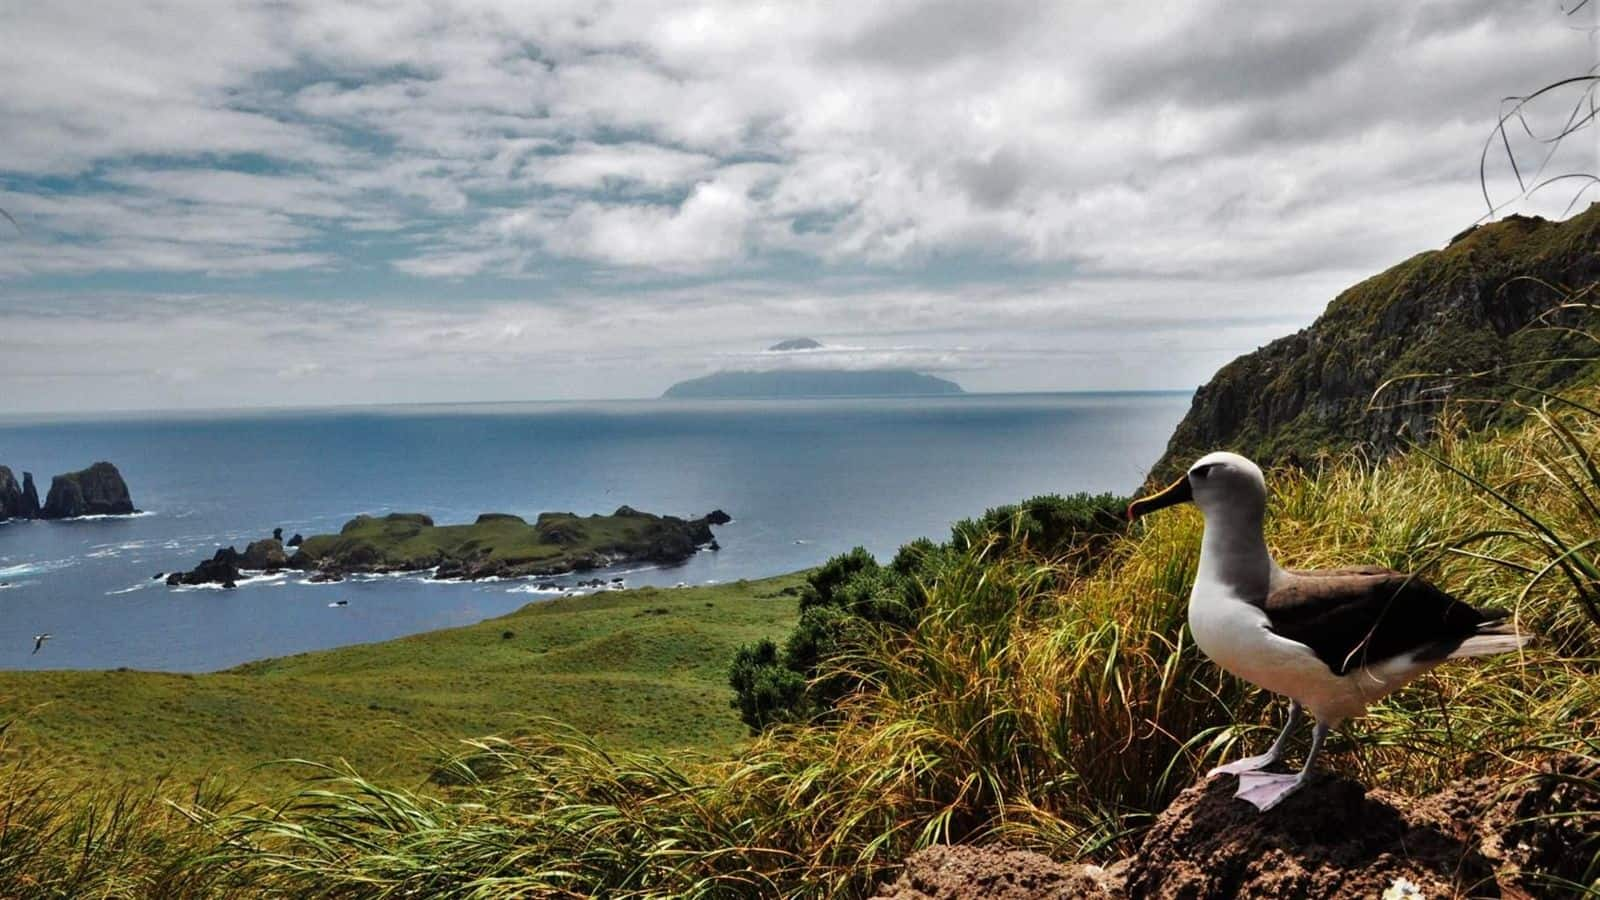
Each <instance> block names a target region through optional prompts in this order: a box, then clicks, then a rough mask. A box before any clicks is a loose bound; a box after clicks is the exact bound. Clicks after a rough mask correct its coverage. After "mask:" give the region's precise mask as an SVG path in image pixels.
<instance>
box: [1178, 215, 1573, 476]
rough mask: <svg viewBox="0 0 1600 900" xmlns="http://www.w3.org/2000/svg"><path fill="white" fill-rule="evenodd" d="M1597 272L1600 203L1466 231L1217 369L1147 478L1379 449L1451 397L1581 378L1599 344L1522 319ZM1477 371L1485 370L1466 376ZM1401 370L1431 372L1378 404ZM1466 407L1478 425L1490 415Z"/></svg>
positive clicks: (1552, 307) (1553, 308)
mask: <svg viewBox="0 0 1600 900" xmlns="http://www.w3.org/2000/svg"><path fill="white" fill-rule="evenodd" d="M1597 281H1600V203H1596V204H1592V205H1590V207H1589V209H1588V210H1587V211H1585V212H1584V213H1582V214H1580V215H1578V216H1574V217H1573V218H1571V219H1568V220H1566V221H1564V222H1551V221H1547V220H1545V219H1541V218H1537V217H1526V216H1509V217H1507V218H1505V219H1502V220H1501V221H1498V222H1494V223H1492V224H1488V225H1483V226H1480V227H1477V228H1473V229H1470V230H1469V231H1466V232H1463V233H1462V234H1459V235H1457V236H1456V237H1455V238H1454V239H1453V240H1452V241H1451V242H1450V244H1449V245H1448V246H1446V247H1445V248H1444V249H1442V250H1431V251H1427V252H1425V253H1420V254H1418V255H1416V256H1414V257H1412V258H1411V259H1408V260H1406V261H1405V262H1402V263H1400V264H1399V265H1397V266H1394V267H1393V268H1391V269H1389V270H1388V271H1386V272H1383V273H1382V274H1379V275H1375V276H1373V277H1372V278H1369V279H1367V280H1366V281H1363V282H1361V283H1360V284H1357V285H1356V286H1354V287H1352V288H1349V289H1348V290H1346V291H1344V292H1343V293H1341V294H1340V295H1339V296H1338V297H1337V298H1335V299H1334V301H1333V302H1332V303H1330V304H1329V305H1328V308H1327V309H1326V310H1325V311H1324V312H1323V314H1322V315H1321V316H1320V317H1319V318H1318V319H1317V320H1316V321H1315V322H1313V323H1312V324H1311V325H1310V326H1308V327H1307V328H1304V329H1302V330H1300V331H1298V332H1296V333H1295V334H1292V335H1289V336H1288V337H1284V338H1280V339H1279V340H1276V341H1273V342H1272V343H1270V344H1268V345H1266V346H1265V347H1262V348H1261V349H1259V350H1256V351H1255V352H1253V353H1248V354H1245V355H1244V356H1241V357H1239V358H1238V359H1236V360H1234V361H1233V362H1231V363H1228V364H1227V365H1226V366H1223V367H1222V369H1220V370H1219V371H1218V372H1217V374H1216V375H1215V376H1213V377H1212V379H1211V380H1210V381H1209V382H1207V383H1206V384H1205V385H1204V386H1203V387H1201V388H1200V390H1199V391H1198V392H1196V394H1195V397H1194V402H1193V405H1192V406H1191V407H1190V409H1189V413H1188V414H1187V415H1186V416H1185V417H1184V419H1183V421H1182V422H1181V423H1180V424H1179V425H1178V428H1177V430H1176V431H1175V432H1174V433H1173V435H1172V439H1171V441H1170V443H1169V444H1168V446H1167V451H1166V453H1165V454H1164V455H1163V456H1162V458H1161V460H1160V461H1159V462H1158V463H1157V464H1156V465H1155V467H1154V468H1153V469H1152V470H1151V474H1152V477H1154V478H1158V479H1164V478H1166V477H1168V476H1170V475H1172V474H1173V473H1174V472H1175V471H1177V470H1178V469H1179V468H1181V467H1182V466H1183V465H1185V464H1186V463H1187V462H1188V461H1189V460H1191V459H1192V458H1193V457H1195V456H1197V455H1199V454H1200V453H1203V452H1205V451H1208V450H1212V449H1219V448H1226V449H1232V450H1236V451H1239V452H1241V453H1245V454H1246V455H1249V456H1252V457H1254V458H1256V459H1257V460H1260V461H1263V462H1290V463H1295V462H1299V463H1309V462H1311V461H1312V460H1314V459H1315V458H1316V457H1317V456H1318V455H1320V454H1324V453H1337V452H1340V451H1343V450H1348V449H1350V448H1353V447H1361V448H1363V449H1366V450H1370V451H1375V452H1378V453H1386V452H1388V451H1390V450H1392V449H1394V448H1395V447H1397V446H1399V445H1400V442H1401V438H1400V435H1402V434H1410V435H1413V436H1418V435H1424V434H1426V433H1427V432H1428V431H1429V429H1430V428H1431V426H1432V425H1433V422H1434V420H1435V418H1436V417H1437V416H1438V415H1439V413H1440V411H1441V409H1443V407H1444V405H1445V402H1446V401H1447V400H1448V399H1450V398H1452V397H1473V398H1480V397H1493V396H1506V395H1508V394H1509V393H1510V392H1511V391H1512V390H1513V387H1512V385H1513V384H1524V385H1533V386H1535V387H1540V388H1548V387H1552V386H1556V385H1560V384H1564V383H1568V382H1570V381H1572V380H1574V379H1576V378H1580V377H1583V376H1584V375H1585V374H1587V373H1589V372H1590V371H1591V369H1592V363H1591V362H1590V361H1585V360H1582V359H1578V360H1574V359H1571V358H1572V357H1583V356H1588V357H1594V356H1596V355H1597V351H1600V348H1596V347H1595V346H1594V345H1593V344H1592V342H1590V341H1588V339H1586V338H1584V337H1582V336H1581V335H1576V334H1573V333H1571V332H1564V331H1560V330H1556V329H1551V328H1542V327H1530V326H1536V325H1537V324H1539V323H1540V317H1541V316H1546V317H1548V316H1550V315H1552V314H1554V313H1556V312H1557V311H1558V308H1559V307H1560V306H1561V304H1562V303H1563V302H1565V301H1567V300H1568V299H1569V298H1570V297H1572V296H1573V295H1574V293H1575V292H1577V291H1581V290H1583V289H1584V288H1585V287H1590V286H1593V285H1594V284H1595V283H1596V282H1597ZM1596 299H1600V298H1595V297H1593V296H1590V297H1589V300H1590V302H1594V301H1595V300H1596ZM1581 312H1582V311H1576V310H1574V311H1570V312H1569V313H1567V315H1578V314H1581ZM1547 320H1548V319H1547ZM1557 359H1562V360H1564V361H1561V362H1549V361H1550V360H1557ZM1476 373H1488V374H1487V375H1484V376H1482V377H1475V378H1467V377H1465V376H1469V375H1474V374H1476ZM1409 375H1427V376H1429V377H1423V378H1417V379H1407V380H1404V381H1400V382H1397V383H1394V384H1393V385H1391V386H1390V387H1389V388H1387V389H1385V390H1384V391H1383V393H1382V394H1381V395H1380V396H1379V397H1378V398H1377V399H1376V400H1374V398H1373V393H1374V391H1376V390H1377V389H1378V388H1379V387H1380V386H1381V385H1384V384H1385V383H1386V382H1388V381H1389V380H1390V379H1395V378H1401V377H1403V376H1409ZM1462 409H1463V410H1464V412H1466V414H1468V415H1469V416H1472V417H1475V418H1476V419H1477V421H1475V422H1474V423H1473V424H1475V425H1482V424H1485V422H1486V421H1487V420H1488V417H1489V416H1490V415H1491V414H1493V413H1492V412H1491V410H1490V408H1489V407H1485V406H1481V405H1473V404H1465V405H1463V406H1462ZM1504 413H1505V411H1504V410H1501V411H1499V414H1501V415H1504Z"/></svg>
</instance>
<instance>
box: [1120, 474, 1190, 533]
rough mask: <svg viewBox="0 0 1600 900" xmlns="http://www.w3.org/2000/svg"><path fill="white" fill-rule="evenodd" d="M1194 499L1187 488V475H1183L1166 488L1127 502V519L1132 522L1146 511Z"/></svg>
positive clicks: (1153, 510)
mask: <svg viewBox="0 0 1600 900" xmlns="http://www.w3.org/2000/svg"><path fill="white" fill-rule="evenodd" d="M1193 499H1194V493H1193V492H1192V491H1191V490H1190V488H1189V476H1188V475H1184V476H1183V477H1181V478H1179V479H1178V480H1177V481H1174V482H1173V483H1172V484H1170V485H1168V486H1167V488H1166V489H1164V490H1162V491H1160V492H1158V493H1154V494H1151V495H1150V496H1148V497H1140V498H1139V499H1137V500H1135V501H1133V502H1132V503H1129V504H1128V521H1129V522H1132V521H1133V520H1134V519H1137V518H1139V517H1140V516H1142V515H1144V514H1145V513H1147V512H1155V511H1156V510H1158V509H1162V508H1164V507H1168V506H1172V505H1174V504H1177V503H1188V502H1189V501H1191V500H1193Z"/></svg>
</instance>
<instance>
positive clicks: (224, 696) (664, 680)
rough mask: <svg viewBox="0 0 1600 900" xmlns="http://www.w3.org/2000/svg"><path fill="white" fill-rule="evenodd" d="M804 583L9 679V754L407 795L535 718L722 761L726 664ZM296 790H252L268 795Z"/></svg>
mask: <svg viewBox="0 0 1600 900" xmlns="http://www.w3.org/2000/svg"><path fill="white" fill-rule="evenodd" d="M800 580H801V579H800V577H799V576H796V575H791V576H783V577H780V578H775V579H768V580H764V581H757V582H748V583H746V582H741V583H738V584H731V585H723V586H716V587H701V588H684V589H676V590H672V589H667V590H660V589H653V588H642V589H638V590H630V591H618V592H607V593H602V594H597V595H591V596H585V597H567V598H561V599H557V600H552V601H549V602H540V603H534V604H530V605H528V606H525V607H523V608H522V609H520V610H518V611H517V612H514V613H511V614H510V615H507V616H503V617H501V618H497V619H490V620H488V621H485V622H482V623H479V624H477V625H471V626H468V627H465V628H454V629H448V630H444V631H436V632H430V633H427V634H421V635H415V636H412V637H407V638H400V639H398V640H393V641H385V642H383V643H377V644H364V645H359V646H354V647H343V648H339V649H336V650H326V651H320V652H316V653H305V654H301V655H298V656H290V657H284V658H281V659H270V660H263V661H260V662H254V663H249V664H246V665H244V666H241V667H239V668H237V669H232V670H229V671H226V672H217V673H212V674H204V675H177V674H163V673H155V672H129V671H120V672H81V671H59V672H3V673H0V720H3V719H6V718H10V717H12V716H14V715H20V717H21V720H20V723H19V724H18V725H17V726H16V727H14V728H13V729H12V730H11V732H10V740H11V742H12V744H13V745H14V746H17V747H19V748H22V749H24V750H29V749H33V750H40V751H44V752H45V753H46V754H48V755H49V756H50V757H51V758H52V759H53V760H55V761H57V762H61V763H63V764H65V767H66V768H67V769H69V770H71V771H75V772H77V773H78V774H81V775H82V776H84V777H85V778H99V777H101V776H109V777H115V778H128V777H131V778H148V777H153V776H158V775H170V776H171V777H173V778H175V779H178V780H185V781H186V780H189V779H193V778H197V777H200V776H202V775H205V774H211V773H218V774H225V775H241V774H243V773H244V772H245V770H247V769H249V768H250V767H251V766H254V765H255V764H257V763H261V762H265V761H269V760H274V759H283V758H291V757H304V758H311V759H318V760H323V761H330V760H335V759H343V760H347V761H348V762H350V763H351V764H352V765H354V766H356V767H358V768H360V769H361V770H363V771H365V772H372V773H384V774H386V775H387V776H390V777H391V778H392V779H394V780H400V781H404V780H406V779H413V778H419V777H421V776H423V775H424V774H425V771H426V768H427V764H428V761H429V758H430V756H431V754H430V753H429V752H428V748H432V747H447V746H448V745H449V744H451V743H452V742H453V741H455V740H456V739H458V738H463V737H471V736H477V735H483V734H489V733H514V732H517V731H519V730H522V724H523V722H524V721H525V720H526V718H527V717H530V716H553V717H556V718H559V719H561V720H563V721H565V722H568V723H571V724H572V725H574V726H576V727H578V728H579V729H581V730H583V731H585V732H587V733H589V734H591V735H593V736H594V737H595V738H596V739H597V740H599V741H601V742H602V743H604V744H605V745H607V746H614V747H618V748H628V749H664V748H679V747H683V748H695V749H704V750H708V751H721V750H726V749H728V748H730V747H731V746H732V745H734V744H735V743H737V742H738V741H739V740H740V739H741V738H742V737H743V736H744V729H743V726H742V725H741V724H740V723H739V720H738V716H737V714H736V713H735V712H734V711H733V710H731V709H730V708H729V707H728V698H729V691H728V688H727V685H726V677H727V674H726V673H727V665H728V660H729V659H730V658H731V657H732V655H733V651H734V649H735V648H736V647H737V646H738V645H739V644H741V643H744V642H746V641H752V640H755V639H757V638H760V637H765V636H778V635H781V634H782V633H784V632H785V631H787V630H788V628H789V627H790V626H791V625H792V624H793V620H794V610H795V602H794V599H793V597H792V596H788V595H783V594H781V593H780V591H781V590H782V589H784V588H785V587H788V586H791V585H796V584H799V583H800ZM506 631H511V632H512V633H513V637H511V638H509V639H508V638H504V637H503V636H502V635H503V633H504V632H506ZM297 774H303V773H297V772H294V771H291V770H288V769H285V768H282V767H272V768H267V769H263V770H258V771H256V772H253V773H250V774H248V775H246V776H244V777H245V778H246V779H247V780H248V781H250V782H251V783H252V784H255V785H259V786H263V787H268V788H274V787H279V786H282V785H286V784H288V783H290V782H291V781H292V780H293V779H294V777H295V776H296V775H297Z"/></svg>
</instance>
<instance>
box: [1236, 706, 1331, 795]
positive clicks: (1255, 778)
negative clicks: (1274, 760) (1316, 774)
mask: <svg viewBox="0 0 1600 900" xmlns="http://www.w3.org/2000/svg"><path fill="white" fill-rule="evenodd" d="M1327 736H1328V724H1327V723H1326V722H1318V723H1317V727H1316V728H1314V729H1312V731H1311V752H1310V753H1307V754H1306V764H1305V766H1304V767H1302V768H1301V769H1300V772H1299V774H1296V775H1278V774H1276V773H1272V772H1242V773H1240V775H1239V789H1238V790H1237V791H1235V792H1234V794H1233V795H1234V796H1235V797H1238V798H1239V799H1241V800H1245V801H1247V802H1249V803H1250V804H1252V805H1253V806H1255V808H1256V809H1259V810H1261V811H1262V812H1266V811H1267V810H1269V809H1271V808H1273V807H1274V806H1277V805H1278V804H1279V803H1282V802H1283V799H1284V798H1285V797H1287V796H1289V795H1290V794H1292V793H1294V792H1295V791H1297V790H1299V789H1300V787H1301V785H1304V784H1305V783H1306V782H1307V781H1310V780H1311V771H1312V767H1313V766H1315V765H1316V763H1317V754H1319V753H1321V752H1322V740H1323V738H1326V737H1327Z"/></svg>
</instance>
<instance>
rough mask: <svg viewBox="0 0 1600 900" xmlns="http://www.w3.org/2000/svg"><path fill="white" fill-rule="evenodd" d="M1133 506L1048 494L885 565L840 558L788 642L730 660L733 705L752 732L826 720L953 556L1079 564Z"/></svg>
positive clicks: (909, 624) (920, 607)
mask: <svg viewBox="0 0 1600 900" xmlns="http://www.w3.org/2000/svg"><path fill="white" fill-rule="evenodd" d="M1127 505H1128V500H1127V498H1126V497H1119V496H1115V495H1112V494H1074V495H1072V496H1071V497H1060V496H1056V495H1054V494H1050V495H1045V496H1041V497H1035V498H1033V499H1031V500H1028V501H1025V502H1023V503H1020V504H1016V505H1012V506H1001V507H996V508H994V509H991V510H989V511H988V512H986V513H984V514H983V516H981V517H979V518H977V519H966V520H963V521H961V522H958V523H956V525H955V526H954V527H953V528H952V530H951V536H950V540H949V541H948V542H946V543H944V544H935V543H934V542H933V541H930V540H927V539H922V540H917V541H912V542H911V543H909V544H906V545H905V546H903V547H901V548H900V550H899V552H898V553H896V554H895V557H894V559H893V560H892V561H891V562H890V563H889V565H887V566H882V565H879V564H878V561H877V560H876V559H874V558H873V557H872V554H870V553H868V552H867V551H866V550H865V549H863V548H861V547H857V548H855V549H854V550H851V551H850V552H849V553H844V554H841V555H839V556H835V557H834V558H832V559H830V560H828V561H827V562H826V563H824V564H823V565H822V567H821V568H819V569H817V570H816V571H815V572H813V573H811V574H810V575H809V576H807V578H806V584H805V586H804V587H803V588H802V589H801V592H800V621H799V623H798V624H797V625H795V629H794V631H793V632H791V633H790V634H789V637H788V639H787V641H785V643H784V645H783V647H782V648H781V649H780V648H779V647H778V646H777V644H775V643H774V642H773V641H772V640H771V639H770V638H763V639H762V640H760V641H758V642H756V643H754V644H750V645H747V646H745V647H742V648H740V650H739V652H738V654H737V655H736V656H735V657H734V660H733V664H732V666H731V668H730V670H729V673H728V682H729V684H730V686H731V687H732V688H733V691H734V699H733V706H734V708H735V709H738V710H739V717H740V718H741V719H742V720H743V721H744V723H745V724H746V725H748V726H749V727H750V730H751V731H752V732H759V731H761V730H762V729H765V728H767V727H769V726H771V725H774V724H777V723H780V722H803V721H808V720H813V719H817V718H820V717H826V716H827V715H829V714H830V713H831V712H832V711H833V710H835V709H837V707H838V704H839V702H840V701H841V700H843V699H844V698H845V697H846V696H848V695H849V694H851V693H853V692H854V691H856V690H858V689H860V687H861V685H862V684H863V682H864V681H865V680H868V679H870V678H872V677H873V676H874V675H876V674H877V673H878V672H879V669H880V667H879V666H877V665H876V663H875V660H876V659H877V658H878V654H876V653H874V652H873V651H874V650H876V649H878V646H879V644H880V642H883V641H889V642H891V643H892V642H894V641H897V640H899V639H901V636H903V635H904V634H905V633H906V632H908V631H909V630H911V629H913V628H915V626H916V625H917V623H918V622H919V620H920V619H921V617H922V614H923V612H924V609H925V607H926V604H927V590H928V585H929V584H932V583H934V582H936V581H937V579H938V577H939V573H940V572H941V569H942V567H943V566H945V565H946V564H947V563H948V562H949V560H950V559H951V557H952V556H953V555H959V554H962V553H968V552H971V551H972V549H973V548H975V547H978V548H982V552H983V553H984V554H986V555H987V556H990V557H1000V556H1004V555H1006V554H1008V553H1012V552H1019V553H1029V554H1033V555H1035V556H1038V557H1040V558H1043V559H1050V560H1055V561H1057V562H1059V563H1061V564H1062V565H1063V566H1064V567H1066V568H1068V569H1070V570H1077V569H1080V568H1082V567H1084V566H1087V565H1089V564H1091V563H1092V562H1093V561H1094V560H1095V559H1097V558H1098V556H1099V555H1100V553H1101V552H1102V551H1103V550H1104V549H1105V548H1107V547H1109V546H1110V544H1111V539H1112V537H1113V536H1114V535H1117V534H1119V533H1121V531H1122V530H1123V527H1124V526H1123V518H1122V513H1123V510H1125V509H1126V508H1127ZM847 660H848V661H849V663H850V664H849V665H845V664H844V663H845V661H847Z"/></svg>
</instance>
